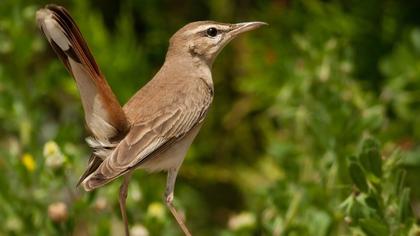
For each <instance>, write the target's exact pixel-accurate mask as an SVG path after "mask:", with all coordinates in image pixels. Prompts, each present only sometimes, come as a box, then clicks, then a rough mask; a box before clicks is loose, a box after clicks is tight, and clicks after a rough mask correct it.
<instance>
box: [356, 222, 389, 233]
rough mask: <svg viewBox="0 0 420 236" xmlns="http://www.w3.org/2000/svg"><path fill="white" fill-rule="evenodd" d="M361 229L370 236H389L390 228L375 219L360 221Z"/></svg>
mask: <svg viewBox="0 0 420 236" xmlns="http://www.w3.org/2000/svg"><path fill="white" fill-rule="evenodd" d="M359 223H360V227H361V228H362V230H363V231H364V232H365V233H366V234H367V235H369V236H384V235H389V229H388V226H387V225H386V224H385V223H383V222H381V221H379V220H378V219H375V218H369V219H360V221H359Z"/></svg>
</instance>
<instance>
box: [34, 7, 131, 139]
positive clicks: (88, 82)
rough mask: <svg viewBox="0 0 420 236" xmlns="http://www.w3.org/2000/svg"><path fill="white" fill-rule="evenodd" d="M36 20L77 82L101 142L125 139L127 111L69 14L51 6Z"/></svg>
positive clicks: (94, 133)
mask: <svg viewBox="0 0 420 236" xmlns="http://www.w3.org/2000/svg"><path fill="white" fill-rule="evenodd" d="M36 20H37V23H38V26H39V28H40V29H41V31H42V32H43V34H44V35H45V36H46V38H47V39H48V42H49V43H50V44H51V46H52V48H53V49H54V51H55V52H56V53H57V55H58V57H59V58H60V59H61V61H62V62H63V63H64V65H65V67H66V68H67V70H68V71H69V72H70V74H71V75H73V77H74V79H75V81H76V83H77V87H78V89H79V92H80V97H81V100H82V104H83V109H84V112H85V119H86V123H87V126H88V127H89V129H90V131H91V132H92V134H93V136H94V137H95V138H97V139H99V140H110V139H115V137H121V136H123V135H124V134H125V132H126V131H127V130H128V121H127V119H126V116H125V114H124V111H123V110H122V108H121V106H120V104H119V102H118V100H117V99H116V97H115V95H114V94H113V92H112V90H111V88H110V87H109V85H108V83H107V82H106V80H105V78H104V77H103V75H102V73H101V71H100V70H99V67H98V65H97V64H96V62H95V60H94V58H93V56H92V54H91V53H90V50H89V48H88V46H87V44H86V41H85V40H84V39H83V37H82V34H81V33H80V30H79V28H78V27H77V25H76V23H75V22H74V20H73V19H72V18H71V16H70V14H69V13H68V11H67V10H66V9H65V8H64V7H61V6H57V5H47V6H46V7H45V8H42V9H40V10H38V12H37V13H36Z"/></svg>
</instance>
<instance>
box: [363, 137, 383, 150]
mask: <svg viewBox="0 0 420 236" xmlns="http://www.w3.org/2000/svg"><path fill="white" fill-rule="evenodd" d="M370 149H376V150H379V143H378V141H376V140H375V139H373V138H367V139H365V140H364V141H363V144H362V151H367V150H370Z"/></svg>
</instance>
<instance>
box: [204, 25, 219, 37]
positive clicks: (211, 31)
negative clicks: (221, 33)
mask: <svg viewBox="0 0 420 236" xmlns="http://www.w3.org/2000/svg"><path fill="white" fill-rule="evenodd" d="M206 33H207V36H210V37H214V36H216V35H217V33H218V32H217V29H216V28H214V27H211V28H208V29H207V31H206Z"/></svg>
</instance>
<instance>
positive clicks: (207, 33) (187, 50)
mask: <svg viewBox="0 0 420 236" xmlns="http://www.w3.org/2000/svg"><path fill="white" fill-rule="evenodd" d="M263 25H267V23H264V22H258V21H255V22H245V23H238V24H227V23H219V22H214V21H197V22H192V23H189V24H187V25H186V26H184V27H182V28H181V29H180V30H178V31H177V32H176V33H175V34H174V35H173V36H172V37H171V39H170V41H169V42H170V45H169V49H168V56H172V55H185V54H190V55H191V56H192V57H196V58H199V59H200V60H203V61H204V62H205V63H206V64H208V65H210V66H211V65H212V64H213V61H214V59H215V58H216V56H217V55H218V54H219V52H220V51H221V50H222V49H223V47H224V46H226V44H228V43H229V42H230V41H231V40H232V39H234V38H236V36H238V35H240V34H241V33H244V32H247V31H250V30H253V29H256V28H258V27H260V26H263Z"/></svg>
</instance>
